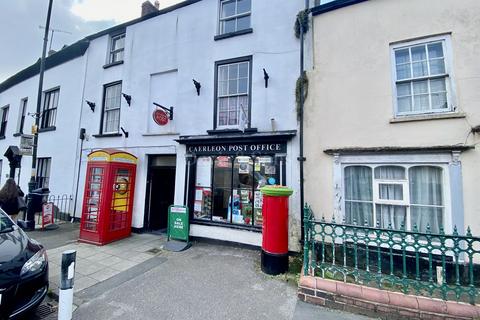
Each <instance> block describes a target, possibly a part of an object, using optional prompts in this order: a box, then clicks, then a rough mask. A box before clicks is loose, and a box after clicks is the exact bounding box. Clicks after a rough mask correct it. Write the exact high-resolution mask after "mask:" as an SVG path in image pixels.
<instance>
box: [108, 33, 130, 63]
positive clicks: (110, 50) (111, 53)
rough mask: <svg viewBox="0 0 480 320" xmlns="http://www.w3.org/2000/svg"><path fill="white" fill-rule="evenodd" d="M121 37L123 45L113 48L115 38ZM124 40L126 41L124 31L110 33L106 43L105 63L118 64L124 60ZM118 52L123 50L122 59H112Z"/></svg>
mask: <svg viewBox="0 0 480 320" xmlns="http://www.w3.org/2000/svg"><path fill="white" fill-rule="evenodd" d="M121 38H123V39H124V40H123V47H122V48H121V49H113V48H114V43H115V41H116V40H118V39H121ZM125 42H126V32H125V31H123V32H120V33H115V34H111V35H110V37H109V44H108V59H107V65H111V64H119V63H122V62H123V61H124V60H125ZM119 52H123V55H122V59H121V60H114V58H115V55H116V54H117V53H119Z"/></svg>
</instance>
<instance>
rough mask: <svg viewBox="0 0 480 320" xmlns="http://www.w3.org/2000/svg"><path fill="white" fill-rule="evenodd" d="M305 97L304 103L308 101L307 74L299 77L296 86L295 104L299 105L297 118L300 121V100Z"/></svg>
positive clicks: (304, 73)
mask: <svg viewBox="0 0 480 320" xmlns="http://www.w3.org/2000/svg"><path fill="white" fill-rule="evenodd" d="M302 95H303V101H304V102H305V100H306V99H307V95H308V77H307V72H305V71H304V72H303V74H302V75H301V76H300V77H298V79H297V83H296V85H295V102H296V105H297V118H298V119H300V111H301V110H300V100H301V97H302Z"/></svg>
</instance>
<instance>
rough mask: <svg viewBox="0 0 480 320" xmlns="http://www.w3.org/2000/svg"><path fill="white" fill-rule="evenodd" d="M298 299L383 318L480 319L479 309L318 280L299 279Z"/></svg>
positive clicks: (312, 278)
mask: <svg viewBox="0 0 480 320" xmlns="http://www.w3.org/2000/svg"><path fill="white" fill-rule="evenodd" d="M298 298H299V299H300V300H302V301H306V302H309V303H314V304H318V305H321V306H325V307H327V308H332V309H339V310H344V311H347V312H353V313H358V314H363V315H366V316H372V317H377V318H378V317H380V318H383V319H405V318H409V319H443V320H450V319H451V320H453V319H479V318H480V307H478V306H472V305H470V304H466V303H459V302H453V301H443V300H439V299H433V298H427V297H420V296H413V295H406V294H403V293H399V292H391V291H386V290H380V289H376V288H371V287H366V286H360V285H356V284H351V283H344V282H339V281H333V280H326V279H321V278H315V277H309V276H307V277H304V276H302V277H301V278H300V284H299V287H298Z"/></svg>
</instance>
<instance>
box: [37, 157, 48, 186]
mask: <svg viewBox="0 0 480 320" xmlns="http://www.w3.org/2000/svg"><path fill="white" fill-rule="evenodd" d="M51 169H52V157H39V158H37V167H36V175H35V181H36V182H37V188H48V187H49V185H50V176H51ZM40 182H42V183H40ZM45 182H46V185H45Z"/></svg>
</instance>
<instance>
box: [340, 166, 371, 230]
mask: <svg viewBox="0 0 480 320" xmlns="http://www.w3.org/2000/svg"><path fill="white" fill-rule="evenodd" d="M354 221H356V222H357V223H358V224H361V225H363V224H364V223H365V221H367V223H368V225H369V226H373V225H374V224H373V192H372V169H371V168H370V167H366V166H351V167H346V168H345V222H346V223H348V224H353V223H354Z"/></svg>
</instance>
